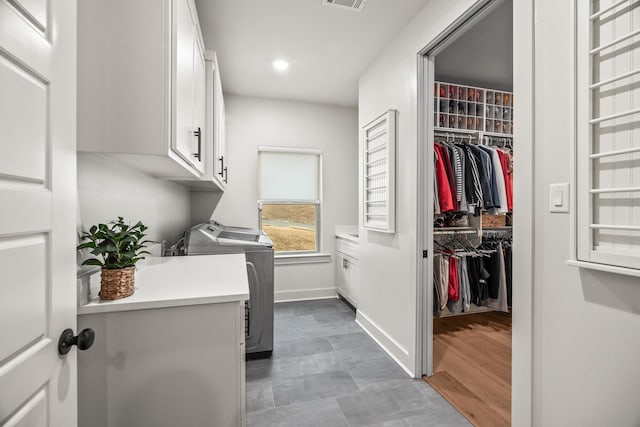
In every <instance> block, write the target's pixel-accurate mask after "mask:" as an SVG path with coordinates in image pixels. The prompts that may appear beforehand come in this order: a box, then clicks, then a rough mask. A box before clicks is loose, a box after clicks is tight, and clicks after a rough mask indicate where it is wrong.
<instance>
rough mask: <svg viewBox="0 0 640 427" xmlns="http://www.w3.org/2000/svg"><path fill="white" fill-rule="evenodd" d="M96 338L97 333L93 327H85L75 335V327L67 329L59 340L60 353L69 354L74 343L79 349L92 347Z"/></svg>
mask: <svg viewBox="0 0 640 427" xmlns="http://www.w3.org/2000/svg"><path fill="white" fill-rule="evenodd" d="M95 340H96V333H95V332H93V329H90V328H87V329H83V330H82V331H80V333H79V334H78V335H75V336H74V335H73V329H65V330H64V332H62V335H60V339H59V340H58V353H60V354H67V353H69V351H70V350H71V347H72V346H74V345H77V346H78V349H79V350H86V349H88V348H91V346H92V345H93V342H94V341H95Z"/></svg>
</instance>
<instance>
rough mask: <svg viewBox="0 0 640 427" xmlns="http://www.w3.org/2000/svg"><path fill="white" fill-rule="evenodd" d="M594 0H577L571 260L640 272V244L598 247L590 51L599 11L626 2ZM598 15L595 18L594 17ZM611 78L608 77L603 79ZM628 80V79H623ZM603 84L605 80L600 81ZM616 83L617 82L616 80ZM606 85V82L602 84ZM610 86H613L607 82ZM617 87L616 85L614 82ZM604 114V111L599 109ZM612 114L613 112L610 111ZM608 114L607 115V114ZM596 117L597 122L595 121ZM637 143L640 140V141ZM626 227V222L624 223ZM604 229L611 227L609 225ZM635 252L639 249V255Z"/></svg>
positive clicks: (580, 264)
mask: <svg viewBox="0 0 640 427" xmlns="http://www.w3.org/2000/svg"><path fill="white" fill-rule="evenodd" d="M593 4H594V2H593V0H589V1H588V2H584V1H581V0H576V1H575V2H574V6H573V7H574V13H575V21H574V25H575V35H576V42H575V47H576V56H575V69H574V77H575V97H574V100H575V107H574V113H575V124H576V128H575V139H574V147H575V148H574V149H575V151H574V153H575V157H574V161H575V162H576V163H575V168H574V171H575V185H574V188H575V197H574V200H575V204H574V206H575V207H576V208H575V215H574V238H575V240H574V242H575V251H574V253H573V256H572V258H573V259H572V260H569V261H568V263H569V264H570V265H573V266H577V267H583V268H589V269H595V270H601V271H607V272H612V273H618V274H625V275H632V276H640V248H637V249H636V248H633V250H630V251H621V250H617V249H615V248H606V247H605V248H595V247H594V241H595V240H596V239H595V233H597V232H598V230H600V229H601V228H599V226H601V224H600V223H599V222H596V221H595V209H596V208H597V206H598V205H597V203H596V202H595V197H597V196H598V194H600V193H597V192H594V191H597V190H592V187H593V188H599V187H600V185H597V186H596V185H595V182H596V178H597V176H596V175H595V173H596V172H595V167H594V162H595V161H598V159H599V158H600V157H592V156H598V153H595V152H594V147H595V146H596V138H598V137H599V136H598V135H596V134H595V132H594V125H597V124H599V122H595V119H596V118H595V117H592V115H593V114H594V105H595V102H596V101H595V95H594V90H595V89H594V88H593V87H591V86H592V85H594V86H596V82H594V81H593V80H594V62H593V59H592V55H591V54H590V51H592V50H597V46H594V40H595V37H594V27H593V26H594V25H596V23H597V22H599V18H598V16H599V15H601V14H602V15H603V16H606V14H607V13H610V12H613V13H615V10H616V9H617V8H618V7H620V6H624V4H622V3H620V4H618V5H617V6H615V7H613V9H610V8H608V7H603V10H605V9H606V10H605V12H594V11H593V10H592V8H593ZM593 17H595V18H593ZM608 42H609V40H607V41H604V42H603V41H598V44H599V45H604V44H606V43H608ZM603 80H607V79H603ZM623 81H624V80H623ZM598 84H601V83H598ZM614 84H615V82H614ZM602 85H603V86H604V84H602ZM607 87H609V86H607ZM614 87H615V86H614ZM598 114H599V115H602V113H598ZM608 114H610V113H608ZM608 114H605V115H603V116H606V115H608ZM592 120H594V122H592ZM602 120H603V121H604V119H602ZM637 144H640V141H638V143H637ZM621 226H622V227H624V226H625V225H623V224H621ZM603 228H604V229H608V226H607V225H605V226H604V227H603ZM632 252H637V255H635V254H633V253H632Z"/></svg>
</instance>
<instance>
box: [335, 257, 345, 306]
mask: <svg viewBox="0 0 640 427" xmlns="http://www.w3.org/2000/svg"><path fill="white" fill-rule="evenodd" d="M346 263H347V260H346V259H345V258H344V256H343V255H342V254H341V253H340V252H338V253H337V254H336V287H337V288H338V292H339V293H340V294H341V295H342V296H343V297H344V296H346V294H347V289H346V284H347V269H346Z"/></svg>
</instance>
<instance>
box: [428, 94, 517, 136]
mask: <svg viewBox="0 0 640 427" xmlns="http://www.w3.org/2000/svg"><path fill="white" fill-rule="evenodd" d="M434 90H435V93H434V95H435V96H434V103H435V105H434V111H435V114H434V120H435V121H434V126H435V128H436V129H441V130H442V129H460V130H469V131H476V132H478V131H480V132H486V133H491V134H496V135H513V93H512V92H505V91H500V90H494V89H486V88H479V87H473V86H464V85H459V84H454V83H445V82H436V83H435V87H434Z"/></svg>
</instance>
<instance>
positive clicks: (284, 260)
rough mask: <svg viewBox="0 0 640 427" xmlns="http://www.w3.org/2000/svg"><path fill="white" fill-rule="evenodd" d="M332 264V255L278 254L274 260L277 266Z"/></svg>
mask: <svg viewBox="0 0 640 427" xmlns="http://www.w3.org/2000/svg"><path fill="white" fill-rule="evenodd" d="M327 262H331V255H330V254H320V253H314V254H281V255H278V254H276V255H275V257H274V260H273V263H274V264H275V265H289V264H319V263H327Z"/></svg>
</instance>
